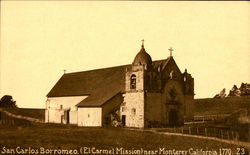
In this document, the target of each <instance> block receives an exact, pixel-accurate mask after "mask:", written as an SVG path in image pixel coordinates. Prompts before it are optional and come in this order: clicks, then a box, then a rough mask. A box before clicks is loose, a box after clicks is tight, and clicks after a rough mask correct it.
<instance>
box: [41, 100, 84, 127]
mask: <svg viewBox="0 0 250 155" xmlns="http://www.w3.org/2000/svg"><path fill="white" fill-rule="evenodd" d="M85 98H87V96H69V97H49V98H48V99H47V101H46V109H45V122H46V123H64V124H66V123H67V118H66V117H68V116H65V113H66V111H69V123H70V124H77V107H76V106H75V105H76V104H78V103H79V102H80V101H82V100H84V99H85Z"/></svg>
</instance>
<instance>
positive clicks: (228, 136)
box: [227, 130, 229, 140]
mask: <svg viewBox="0 0 250 155" xmlns="http://www.w3.org/2000/svg"><path fill="white" fill-rule="evenodd" d="M227 139H228V140H229V131H228V130H227Z"/></svg>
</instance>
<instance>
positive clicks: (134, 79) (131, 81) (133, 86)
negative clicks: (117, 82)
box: [130, 74, 136, 89]
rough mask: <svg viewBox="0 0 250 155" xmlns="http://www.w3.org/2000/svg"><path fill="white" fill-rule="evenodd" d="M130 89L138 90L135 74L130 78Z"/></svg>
mask: <svg viewBox="0 0 250 155" xmlns="http://www.w3.org/2000/svg"><path fill="white" fill-rule="evenodd" d="M130 89H136V76H135V75H134V74H133V75H131V77H130Z"/></svg>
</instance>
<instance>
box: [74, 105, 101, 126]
mask: <svg viewBox="0 0 250 155" xmlns="http://www.w3.org/2000/svg"><path fill="white" fill-rule="evenodd" d="M77 125H78V126H91V127H101V126H102V108H101V107H78V123H77Z"/></svg>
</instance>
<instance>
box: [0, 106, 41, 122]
mask: <svg viewBox="0 0 250 155" xmlns="http://www.w3.org/2000/svg"><path fill="white" fill-rule="evenodd" d="M4 110H6V111H8V112H10V113H12V114H15V115H20V116H24V117H31V118H35V119H39V120H41V121H44V119H45V109H31V108H4Z"/></svg>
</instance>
